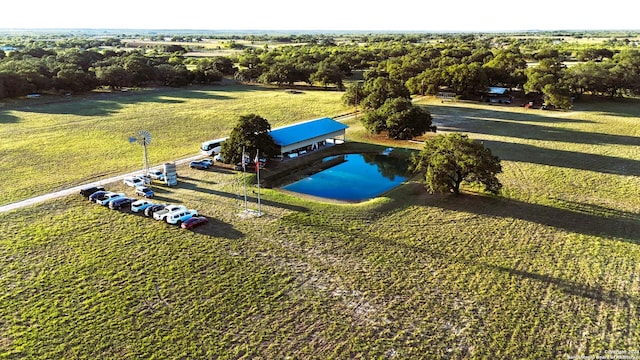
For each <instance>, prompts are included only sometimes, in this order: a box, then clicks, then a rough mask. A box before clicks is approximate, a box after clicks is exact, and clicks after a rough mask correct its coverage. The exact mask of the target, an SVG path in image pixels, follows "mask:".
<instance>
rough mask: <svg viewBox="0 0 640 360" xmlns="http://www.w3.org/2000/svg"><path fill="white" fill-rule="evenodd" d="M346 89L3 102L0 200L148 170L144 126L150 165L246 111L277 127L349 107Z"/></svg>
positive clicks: (155, 92) (192, 146)
mask: <svg viewBox="0 0 640 360" xmlns="http://www.w3.org/2000/svg"><path fill="white" fill-rule="evenodd" d="M341 95H342V93H340V92H335V91H322V90H317V91H303V92H300V93H296V94H292V93H289V92H286V91H285V90H284V89H272V88H263V87H258V86H242V85H232V84H230V85H218V86H211V87H204V88H189V89H149V90H140V91H129V92H126V93H121V92H117V93H103V94H97V95H90V96H83V97H70V98H62V99H61V98H56V99H46V98H42V99H34V100H27V101H22V102H18V103H13V104H9V105H6V106H2V107H0V138H1V139H2V140H1V141H0V160H1V161H0V173H2V174H3V176H2V181H1V182H0V204H7V203H11V202H15V201H19V200H24V199H26V198H29V197H33V196H37V195H42V194H44V193H47V192H50V191H53V190H61V189H64V188H68V187H71V186H73V185H80V184H84V183H87V182H91V181H95V180H99V179H101V178H105V177H108V176H109V175H117V174H122V173H125V172H130V171H134V170H136V169H142V158H143V156H142V147H141V146H140V145H138V144H131V143H129V141H128V139H129V137H132V136H135V135H136V133H137V132H138V131H139V130H147V131H149V132H150V133H151V135H152V142H151V144H150V145H149V147H148V152H149V160H150V162H151V164H152V165H159V164H162V163H163V162H165V161H169V160H175V159H178V158H181V157H186V156H191V155H196V154H198V152H199V146H200V143H201V142H203V141H206V140H211V139H215V138H218V137H223V136H228V135H229V133H230V132H231V129H232V128H233V127H234V126H235V124H236V122H237V120H238V118H239V117H240V116H241V115H246V114H251V113H255V114H258V115H260V116H262V117H264V118H265V119H267V120H268V121H269V123H270V124H271V125H272V126H273V127H278V126H282V125H285V124H289V123H292V122H297V121H303V120H310V119H314V118H317V117H323V116H335V115H338V114H340V113H341V112H343V111H344V107H343V105H342V102H341V101H340V97H341Z"/></svg>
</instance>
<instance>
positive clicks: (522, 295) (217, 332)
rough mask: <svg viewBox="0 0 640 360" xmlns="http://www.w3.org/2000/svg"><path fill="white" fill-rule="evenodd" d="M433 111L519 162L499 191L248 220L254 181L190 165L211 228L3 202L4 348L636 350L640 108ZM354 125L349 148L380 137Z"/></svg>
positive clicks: (298, 208) (117, 352)
mask: <svg viewBox="0 0 640 360" xmlns="http://www.w3.org/2000/svg"><path fill="white" fill-rule="evenodd" d="M223 95H224V94H222V93H220V94H217V96H223ZM187 103H191V102H187ZM420 104H422V105H424V106H426V107H427V108H428V109H429V110H430V111H431V112H432V114H433V116H434V121H435V122H436V123H437V124H438V126H439V129H440V130H442V131H453V130H459V131H464V132H465V133H469V134H470V136H471V137H473V138H478V139H482V140H483V141H484V142H485V145H487V146H488V147H490V148H492V150H493V151H494V153H496V154H497V155H499V156H500V157H501V158H502V159H503V168H504V172H503V173H502V174H501V175H500V179H501V181H502V182H503V184H504V191H503V194H501V196H485V195H483V194H481V193H477V192H475V189H474V188H473V187H466V188H465V190H466V191H465V194H464V195H462V196H459V197H454V196H443V195H430V194H427V193H426V192H425V191H424V188H423V186H422V185H421V184H420V183H419V178H414V179H413V180H411V181H409V182H408V183H407V184H405V185H403V186H401V187H399V188H397V189H395V190H393V191H391V192H390V193H388V194H385V196H382V197H380V198H377V199H374V200H371V201H368V202H365V203H361V204H333V203H323V202H316V201H310V200H307V199H302V198H298V197H294V196H291V195H288V194H283V193H281V192H279V191H277V190H275V189H264V190H263V192H262V200H263V211H264V212H265V215H264V216H263V217H261V218H257V219H243V218H241V217H239V216H238V214H239V213H240V211H241V210H242V209H243V202H242V201H241V199H240V198H239V197H238V195H239V194H240V193H241V180H242V178H241V176H240V175H239V174H237V173H235V172H231V171H227V170H224V169H217V170H215V171H214V170H211V171H197V170H191V169H188V168H182V167H181V168H179V174H180V176H181V183H180V186H178V187H175V188H171V189H169V188H164V187H162V186H159V187H156V190H157V193H158V199H159V200H161V201H167V202H175V203H183V204H185V205H187V206H188V207H190V208H191V207H193V208H197V209H198V210H200V212H201V213H202V214H205V215H207V216H208V217H209V218H210V219H211V222H210V223H209V224H208V225H206V226H205V227H203V228H200V229H198V230H197V231H195V232H191V231H182V230H181V229H178V228H175V227H172V226H168V225H167V224H164V223H158V222H156V221H154V220H151V219H148V218H144V217H141V216H138V215H134V214H129V213H122V212H118V211H111V210H108V209H105V208H102V207H99V206H97V205H95V204H88V203H87V202H86V201H85V200H83V199H81V198H80V197H79V196H71V197H68V198H64V199H62V200H58V201H53V202H48V203H44V204H42V205H37V206H33V207H30V208H25V209H22V210H16V211H12V212H9V213H2V214H0V224H2V225H1V227H2V228H1V229H2V231H1V232H0V264H1V267H2V269H3V272H2V276H0V286H1V287H2V288H3V289H5V291H4V292H3V293H2V294H1V295H0V319H2V320H1V322H0V356H1V357H3V358H8V359H18V358H38V359H50V358H56V359H57V358H126V359H138V358H190V359H191V358H229V359H232V358H233V359H237V358H247V359H248V358H264V359H281V358H292V359H308V358H313V359H326V358H338V359H351V358H365V359H370V358H381V359H425V358H428V359H431V358H444V359H467V358H483V359H514V358H522V359H553V358H558V359H566V358H567V357H568V356H577V355H594V356H595V355H602V356H605V355H607V354H612V352H613V351H617V352H618V353H620V352H626V354H634V353H633V351H637V350H638V343H640V322H639V320H638V319H639V316H640V314H639V313H638V310H639V309H640V277H639V276H638V274H640V268H639V267H640V265H638V264H639V263H640V261H639V260H640V248H639V247H638V246H639V244H638V243H639V241H640V235H639V234H640V210H639V209H640V196H639V195H640V194H639V193H638V192H639V189H640V165H639V164H640V153H639V151H638V149H639V147H638V145H639V144H638V140H639V139H640V133H639V131H640V130H638V126H637V122H638V121H640V120H639V119H640V114H639V113H638V112H640V110H638V109H640V107H638V106H637V105H638V104H637V103H636V102H598V103H596V102H593V103H589V104H578V105H577V106H576V110H575V111H571V112H543V111H540V110H527V111H525V110H524V109H522V108H512V107H500V106H487V105H480V104H466V103H440V102H439V101H433V100H429V99H427V100H424V101H421V102H420ZM143 105H144V104H143ZM134 108H135V107H134V106H133V105H131V110H130V111H131V112H136V111H135V109H134ZM193 111H194V112H195V113H197V111H196V110H193ZM300 111H303V110H300ZM323 115H329V114H321V113H318V115H317V116H323ZM314 116H316V115H314ZM314 116H302V117H304V118H312V117H314ZM220 118H222V117H220ZM43 121H44V120H43ZM149 121H150V120H149ZM211 123H212V124H214V123H215V120H214V119H212V120H211ZM17 124H18V122H16V123H15V124H14V125H16V126H17ZM349 125H350V126H351V127H350V128H349V130H348V132H347V137H348V138H349V139H351V140H353V141H362V142H370V141H378V140H379V138H377V137H370V136H368V135H366V134H365V133H364V132H363V130H362V128H361V127H360V126H359V125H358V123H357V122H356V121H355V120H352V121H350V123H349ZM3 126H4V125H3ZM212 126H213V125H212ZM219 126H220V129H222V128H223V126H224V125H219ZM152 132H153V130H152ZM389 144H390V142H385V144H384V146H388V145H389ZM395 145H397V146H400V147H407V148H414V149H419V148H420V145H419V144H413V143H408V142H402V143H396V144H395ZM347 146H350V145H347ZM355 146H359V145H358V144H355ZM158 151H160V150H159V149H158ZM188 153H189V151H186V150H185V152H184V154H182V155H186V154H188ZM132 154H134V155H135V152H132ZM134 155H132V157H134V158H135V156H134ZM134 163H135V159H134V160H132V164H134ZM132 166H133V165H132ZM111 188H112V189H114V190H126V189H125V188H124V187H123V185H121V184H114V185H113V186H111ZM253 191H255V188H252V189H251V191H250V197H251V198H252V200H253V201H255V194H254V192H253ZM252 206H253V208H255V207H256V205H255V203H254V204H253V205H252Z"/></svg>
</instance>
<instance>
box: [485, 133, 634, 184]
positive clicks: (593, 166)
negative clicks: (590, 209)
mask: <svg viewBox="0 0 640 360" xmlns="http://www.w3.org/2000/svg"><path fill="white" fill-rule="evenodd" d="M484 146H485V147H487V148H489V149H491V152H492V153H493V154H494V155H497V156H498V157H499V158H500V159H502V160H510V161H518V162H525V163H533V164H541V165H550V166H557V167H565V168H570V169H579V170H589V171H596V172H601V173H608V174H616V175H625V176H629V175H631V176H640V161H638V160H633V159H626V158H620V157H613V156H606V155H596V154H586V153H580V152H573V151H566V150H553V149H547V148H542V147H537V146H533V145H526V144H517V143H508V142H502V141H486V140H485V141H484Z"/></svg>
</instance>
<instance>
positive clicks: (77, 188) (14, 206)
mask: <svg viewBox="0 0 640 360" xmlns="http://www.w3.org/2000/svg"><path fill="white" fill-rule="evenodd" d="M202 157H203V156H202V155H195V156H191V157H188V158H184V159H180V160H176V161H174V162H175V163H176V165H179V164H184V163H188V162H191V161H193V160H197V159H200V158H202ZM139 174H140V170H137V171H134V172H130V173H127V174H122V175H118V176H114V177H110V178H108V179H102V180H98V181H94V182H91V183H87V184H82V185H78V186H74V187H71V188H68V189H64V190H60V191H55V192H52V193H48V194H44V195H40V196H36V197H33V198H30V199H26V200H22V201H18V202H15V203H11V204H7V205H2V206H0V212H7V211H11V210H15V209H19V208H23V207H26V206H31V205H34V204H38V203H41V202H43V201H47V200H51V199H56V198H60V197H63V196H68V195H72V194H78V193H80V189H82V188H83V187H88V186H95V185H105V184H110V183H113V182H116V181H121V180H122V179H124V178H126V177H128V176H133V175H139Z"/></svg>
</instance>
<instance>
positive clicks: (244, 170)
mask: <svg viewBox="0 0 640 360" xmlns="http://www.w3.org/2000/svg"><path fill="white" fill-rule="evenodd" d="M241 161H242V174H243V177H244V211H247V210H248V206H247V171H246V170H247V169H246V167H245V164H244V146H243V147H242V160H241Z"/></svg>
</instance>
